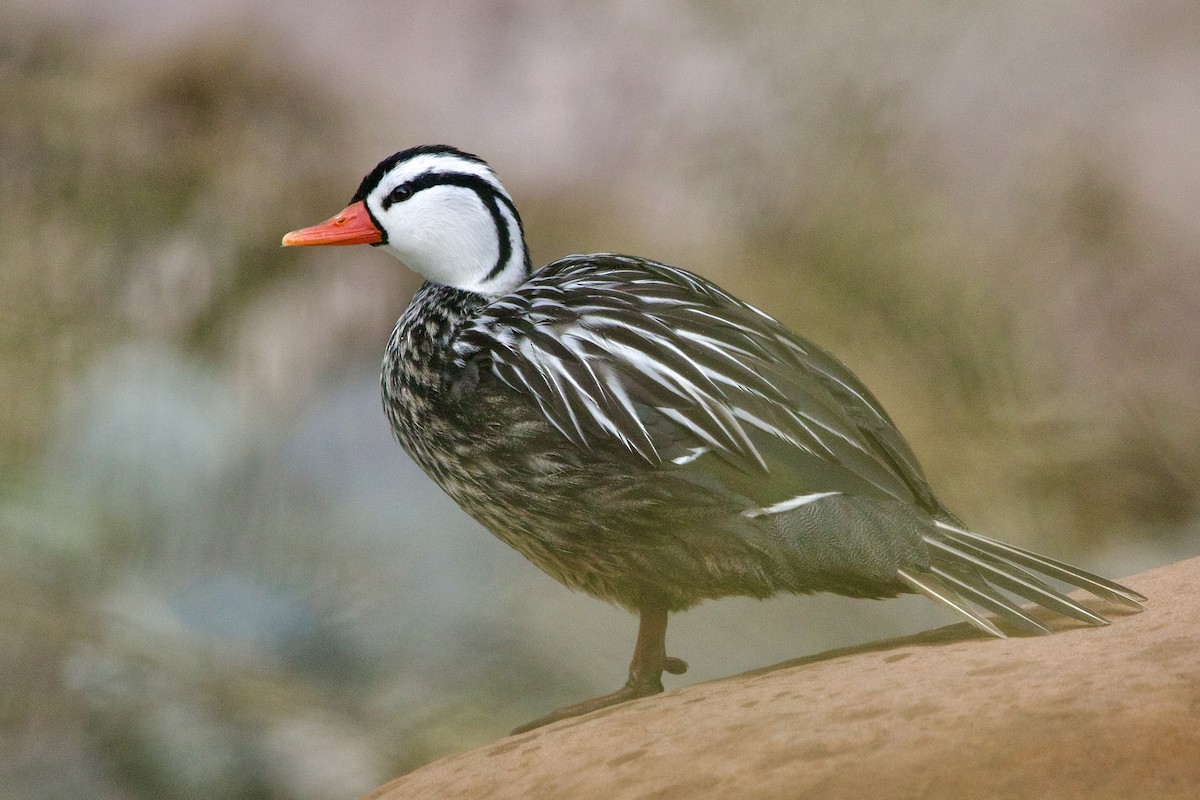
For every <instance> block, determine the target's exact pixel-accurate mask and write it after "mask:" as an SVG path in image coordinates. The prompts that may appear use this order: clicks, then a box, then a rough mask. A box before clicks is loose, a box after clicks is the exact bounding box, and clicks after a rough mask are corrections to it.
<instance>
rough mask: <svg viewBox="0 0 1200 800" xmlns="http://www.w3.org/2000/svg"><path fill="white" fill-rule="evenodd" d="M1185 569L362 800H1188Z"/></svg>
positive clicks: (725, 688)
mask: <svg viewBox="0 0 1200 800" xmlns="http://www.w3.org/2000/svg"><path fill="white" fill-rule="evenodd" d="M1198 581H1200V559H1192V560H1190V561H1185V562H1181V563H1178V564H1175V565H1173V566H1170V567H1164V568H1162V569H1158V570H1154V571H1152V572H1148V573H1144V574H1141V575H1138V576H1136V577H1134V578H1131V579H1129V580H1128V581H1127V583H1128V585H1129V586H1131V587H1132V588H1135V589H1137V590H1138V591H1140V592H1142V593H1144V594H1146V595H1147V596H1148V597H1149V598H1150V602H1149V605H1148V610H1147V611H1145V612H1144V613H1142V614H1139V615H1136V616H1130V615H1128V614H1124V613H1122V612H1121V611H1120V610H1119V609H1112V608H1109V609H1108V610H1109V611H1110V613H1111V615H1112V618H1113V620H1114V624H1113V625H1111V626H1110V627H1107V628H1100V629H1074V630H1060V632H1059V633H1058V634H1057V635H1054V636H1047V637H1042V638H1036V639H1007V640H999V641H996V640H991V639H983V638H981V637H980V634H978V632H975V631H973V630H971V629H970V627H969V626H968V625H966V624H965V623H964V624H962V625H955V626H951V627H948V628H941V629H939V630H936V631H932V632H930V633H927V634H921V635H918V636H912V637H907V638H904V639H895V640H891V641H886V642H879V643H875V644H871V645H864V646H861V647H854V648H847V649H844V650H835V651H831V652H828V653H824V654H821V655H819V656H814V657H811V658H806V659H800V660H798V661H796V662H789V663H785V664H781V665H778V666H776V667H773V668H770V669H767V670H759V671H757V672H752V673H747V674H745V675H741V676H738V677H736V678H730V679H728V680H723V681H715V682H713V683H707V684H702V685H699V686H692V687H689V688H687V689H682V690H680V691H677V692H671V693H668V694H665V695H659V696H657V697H653V698H649V699H645V700H640V701H636V702H633V703H629V704H625V705H621V706H617V707H614V708H612V709H607V710H605V711H601V712H598V713H594V714H590V715H588V716H585V717H582V718H577V719H573V720H565V721H563V722H560V723H557V724H554V725H551V726H548V727H546V728H543V729H540V730H537V731H533V732H531V733H528V734H524V735H521V736H516V737H510V738H507V739H504V740H502V741H500V742H498V743H497V744H494V745H491V746H489V747H486V748H481V749H479V750H475V751H472V752H469V753H464V754H462V755H458V756H452V757H450V758H446V759H443V760H441V761H438V762H436V763H434V764H431V765H429V766H426V767H423V768H422V769H419V770H417V771H416V772H413V773H411V774H409V775H406V776H404V777H402V778H399V779H397V780H395V781H393V782H392V783H390V784H387V785H386V786H384V787H382V788H380V789H379V790H377V791H376V792H374V793H372V794H370V795H368V796H367V797H368V800H408V798H426V797H438V798H447V799H449V798H477V797H489V798H508V797H511V798H539V797H570V798H576V799H577V800H581V799H583V798H603V800H615V799H618V798H641V797H656V798H681V799H682V798H709V797H712V798H726V797H738V798H746V799H747V800H754V799H755V798H763V800H767V798H771V799H772V800H773V799H774V798H780V797H789V798H807V797H812V798H825V799H826V800H837V798H862V797H871V798H873V799H874V800H891V799H892V798H897V799H899V798H918V797H919V798H943V797H944V798H957V799H958V800H965V799H966V798H1029V797H1054V798H1075V797H1078V798H1083V797H1086V798H1090V799H1091V800H1100V799H1101V798H1113V800H1128V798H1132V797H1154V798H1159V799H1160V800H1163V799H1165V798H1178V799H1179V800H1184V798H1188V799H1189V800H1190V798H1193V797H1195V793H1196V787H1197V786H1198V785H1200V760H1197V758H1196V753H1197V752H1200V724H1198V719H1200V718H1198V717H1197V714H1198V713H1200V679H1198V678H1197V676H1196V671H1195V659H1196V642H1197V641H1198V640H1200V632H1198V631H1197V620H1198V619H1200V599H1198V598H1197V595H1196V593H1195V591H1194V590H1193V589H1194V587H1195V586H1196V584H1197V582H1198ZM1046 616H1047V615H1043V618H1046ZM1060 622H1061V620H1060ZM1058 627H1060V628H1061V627H1062V626H1061V625H1059V626H1058ZM1067 627H1072V626H1067Z"/></svg>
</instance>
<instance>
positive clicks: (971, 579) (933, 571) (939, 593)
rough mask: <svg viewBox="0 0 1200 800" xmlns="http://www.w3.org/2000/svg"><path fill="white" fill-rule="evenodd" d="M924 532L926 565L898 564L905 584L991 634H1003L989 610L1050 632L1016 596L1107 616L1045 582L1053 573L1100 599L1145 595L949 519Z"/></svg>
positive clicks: (1135, 603)
mask: <svg viewBox="0 0 1200 800" xmlns="http://www.w3.org/2000/svg"><path fill="white" fill-rule="evenodd" d="M934 524H935V525H936V527H935V528H934V529H933V530H932V531H930V532H929V533H926V534H925V536H924V539H925V543H926V544H927V545H928V547H929V564H930V565H929V569H928V571H925V570H920V571H918V570H913V569H902V570H900V571H899V577H900V579H901V580H903V581H904V582H905V583H907V584H908V585H909V586H910V587H912V588H913V589H915V590H916V591H918V592H921V593H922V594H925V595H927V596H929V597H930V598H932V599H934V600H936V601H938V602H940V603H944V604H945V605H947V606H949V607H950V608H953V609H954V610H955V611H957V612H959V613H960V614H962V615H963V616H965V617H966V618H967V619H969V620H970V621H971V623H972V624H974V625H975V626H976V627H978V628H980V629H981V630H983V631H984V632H986V633H989V634H991V635H993V636H1000V637H1003V636H1004V635H1005V634H1004V632H1003V631H1001V630H1000V629H999V628H997V627H996V625H995V624H994V623H993V622H992V621H991V620H990V619H988V618H987V617H986V616H984V614H983V613H981V610H982V611H990V612H992V613H994V614H996V615H998V616H999V617H1000V618H1001V619H1003V620H1005V621H1007V622H1009V623H1011V624H1012V626H1013V627H1014V628H1016V629H1017V630H1018V631H1020V632H1021V633H1025V634H1045V633H1050V630H1049V629H1048V628H1046V626H1044V625H1043V624H1042V623H1040V622H1038V621H1037V620H1036V619H1034V618H1033V617H1032V616H1031V615H1030V614H1029V612H1027V611H1026V610H1025V609H1023V608H1021V606H1020V605H1018V603H1017V600H1016V599H1015V598H1019V599H1021V600H1029V601H1032V602H1033V603H1035V604H1037V605H1039V606H1041V607H1043V608H1047V609H1050V610H1052V611H1057V612H1058V613H1060V614H1064V615H1066V616H1068V617H1073V618H1075V619H1077V620H1079V621H1081V622H1086V623H1087V624H1088V625H1107V624H1108V620H1107V619H1105V618H1104V617H1102V616H1100V615H1099V614H1097V613H1096V612H1094V611H1091V610H1089V609H1088V608H1085V607H1084V606H1083V605H1081V604H1080V603H1079V602H1077V601H1075V600H1072V599H1071V598H1070V597H1067V596H1066V595H1065V594H1063V593H1061V592H1059V591H1058V590H1056V589H1054V588H1053V587H1051V586H1050V585H1049V584H1047V583H1046V582H1045V581H1044V580H1043V578H1053V579H1055V580H1058V581H1061V582H1063V583H1066V584H1069V585H1070V586H1074V587H1076V588H1079V589H1084V590H1086V591H1087V592H1090V593H1091V594H1093V595H1095V596H1096V597H1098V598H1100V599H1102V600H1108V601H1111V602H1114V603H1119V604H1121V605H1124V606H1129V607H1131V608H1136V609H1138V610H1141V609H1142V601H1144V600H1145V599H1146V598H1145V597H1143V596H1142V595H1140V594H1138V593H1137V592H1135V591H1133V590H1132V589H1128V588H1126V587H1124V586H1122V585H1120V584H1119V583H1114V582H1113V581H1110V580H1106V579H1104V578H1101V577H1100V576H1098V575H1093V574H1092V573H1090V572H1085V571H1084V570H1081V569H1079V568H1078V567H1072V566H1071V565H1070V564H1064V563H1063V562H1061V561H1056V560H1055V559H1053V558H1047V557H1046V556H1041V555H1038V554H1037V553H1033V552H1030V551H1029V550H1023V549H1021V548H1020V547H1014V546H1013V545H1010V544H1004V543H1003V542H998V541H996V540H995V539H989V538H987V537H986V536H980V535H979V534H977V533H972V532H971V531H969V530H966V529H965V528H962V527H960V526H958V525H955V524H952V523H950V522H944V521H942V520H935V521H934Z"/></svg>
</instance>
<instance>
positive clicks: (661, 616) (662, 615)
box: [513, 605, 687, 733]
mask: <svg viewBox="0 0 1200 800" xmlns="http://www.w3.org/2000/svg"><path fill="white" fill-rule="evenodd" d="M664 672H669V673H671V674H672V675H682V674H683V673H685V672H687V664H686V663H685V662H684V661H682V660H681V659H678V658H671V657H670V656H668V655H667V611H666V609H665V608H662V607H661V606H658V605H649V606H645V607H643V608H642V610H641V619H640V621H639V623H638V635H637V644H636V645H635V646H634V648H633V660H632V661H631V662H629V680H627V681H625V685H624V686H622V687H621V688H620V689H617V690H616V691H615V692H612V693H611V694H604V695H600V696H599V697H593V698H592V699H591V700H584V701H583V702H582V703H575V704H573V705H569V706H563V707H562V708H558V709H555V710H554V711H551V712H550V713H549V714H547V715H546V716H544V717H538V718H537V719H535V720H534V721H533V722H528V723H526V724H524V725H522V726H521V727H519V728H516V729H515V730H513V733H525V732H526V731H531V730H533V729H534V728H540V727H542V726H543V725H549V724H550V723H551V722H558V721H559V720H560V719H569V718H570V717H578V716H579V715H581V714H587V713H588V712H591V711H598V710H600V709H601V708H608V707H609V706H615V705H616V704H617V703H624V702H625V701H626V700H635V699H637V698H639V697H649V696H650V695H652V694H658V693H659V692H661V691H662V690H663V685H662V674H663V673H664Z"/></svg>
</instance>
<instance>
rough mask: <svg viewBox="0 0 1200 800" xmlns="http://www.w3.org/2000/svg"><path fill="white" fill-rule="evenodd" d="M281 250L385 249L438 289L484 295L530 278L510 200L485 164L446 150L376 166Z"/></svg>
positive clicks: (418, 150)
mask: <svg viewBox="0 0 1200 800" xmlns="http://www.w3.org/2000/svg"><path fill="white" fill-rule="evenodd" d="M283 244H284V246H294V245H308V246H311V245H347V244H370V245H374V246H376V247H382V248H384V249H386V250H388V251H390V252H391V253H392V255H394V256H396V257H397V258H399V259H400V260H401V261H403V262H404V263H405V264H407V265H408V267H409V268H410V269H412V270H413V271H415V272H418V273H420V274H421V275H423V276H425V277H426V278H427V279H429V280H431V281H433V282H435V283H441V284H445V285H447V286H453V287H455V288H458V289H466V290H468V291H473V292H478V293H480V294H484V295H489V296H496V295H501V294H504V293H506V292H509V291H511V290H512V289H514V288H516V287H517V286H518V285H520V284H521V283H523V282H524V281H525V279H526V278H527V277H528V276H529V257H528V256H527V255H526V249H525V237H524V232H523V229H522V227H521V217H520V215H519V214H518V213H517V209H516V207H515V206H514V205H513V202H512V198H510V197H509V196H508V192H507V191H505V189H504V186H502V185H501V183H500V181H499V180H498V179H497V178H496V175H495V173H494V172H492V168H491V167H489V166H488V165H487V164H486V163H485V162H484V161H483V160H482V159H480V158H478V157H476V156H473V155H471V154H470V153H464V152H462V151H461V150H456V149H455V148H453V147H447V146H445V145H425V146H422V147H413V148H410V149H408V150H403V151H401V152H399V153H396V154H395V155H393V156H391V157H390V158H386V159H384V160H383V161H381V162H379V164H378V165H377V166H376V167H375V169H373V170H371V172H370V173H369V174H368V175H367V177H365V178H363V180H362V183H361V184H360V185H359V187H358V191H357V192H355V193H354V197H353V198H351V200H350V204H349V205H348V206H346V208H345V209H343V210H342V211H341V212H340V213H338V214H336V215H335V216H333V217H331V218H330V219H328V220H326V221H325V222H322V223H321V224H320V225H313V226H312V227H310V228H301V229H300V230H295V231H292V232H291V233H289V234H287V235H286V236H284V237H283Z"/></svg>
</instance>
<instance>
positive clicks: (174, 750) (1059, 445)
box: [0, 0, 1200, 800]
mask: <svg viewBox="0 0 1200 800" xmlns="http://www.w3.org/2000/svg"><path fill="white" fill-rule="evenodd" d="M0 19H2V20H3V25H2V26H0V109H3V110H2V111H0V193H2V195H3V201H2V202H0V362H2V365H0V676H2V677H0V797H2V798H8V797H12V798H17V797H20V798H23V800H28V799H29V798H58V797H67V796H87V797H100V798H120V799H121V800H124V799H126V798H129V799H133V798H169V799H170V798H210V797H222V798H234V799H238V798H247V799H249V798H296V799H297V800H310V799H311V800H320V799H322V798H349V797H355V796H357V795H359V794H361V793H362V792H364V791H366V790H368V789H370V788H371V787H373V786H375V785H376V784H378V783H381V782H383V781H385V780H387V779H388V778H390V777H392V776H394V775H396V774H398V773H400V772H403V771H406V770H409V769H412V768H414V767H416V766H419V765H421V764H423V763H426V762H428V761H431V760H433V759H435V758H437V757H439V756H441V755H445V754H448V753H452V752H456V751H461V750H465V749H468V748H470V747H473V746H476V745H479V744H482V743H485V742H488V741H492V740H495V739H497V738H499V737H501V736H502V735H504V733H505V732H506V731H507V730H509V729H510V728H511V727H513V726H514V725H516V724H519V723H521V722H524V721H526V720H528V719H530V718H532V717H534V716H536V715H538V714H541V713H543V712H545V711H547V710H549V709H550V708H552V707H554V706H556V705H559V704H561V703H565V702H569V701H573V700H578V699H582V698H585V697H587V696H590V695H592V694H596V693H599V692H602V691H608V690H611V689H613V688H615V687H616V686H617V685H619V684H620V682H621V681H622V680H623V679H624V675H625V669H626V666H627V663H628V658H629V655H630V652H631V650H632V645H633V636H634V631H635V620H634V619H633V618H632V617H630V616H629V615H627V614H626V613H625V612H622V611H619V610H616V609H613V608H610V607H608V606H606V605H604V604H602V603H600V602H598V601H594V600H591V599H589V598H587V597H583V596H580V595H575V594H573V593H571V592H569V591H568V590H566V589H563V588H561V587H559V586H558V585H557V584H555V583H553V582H552V581H551V580H550V579H549V578H547V577H545V576H543V575H542V574H541V573H540V572H538V571H537V570H536V569H535V568H533V567H532V566H530V565H528V564H527V563H525V562H524V561H523V560H522V559H521V558H520V557H519V556H517V555H516V554H515V553H513V552H510V551H508V550H507V549H506V548H505V547H504V546H503V545H501V544H500V543H499V542H497V541H495V540H494V539H493V538H492V537H491V536H490V535H489V534H487V533H486V532H485V531H483V530H482V529H480V528H479V527H478V526H477V525H475V524H474V523H473V522H472V521H471V520H469V519H468V518H467V517H466V516H465V515H464V514H463V513H461V512H460V511H458V509H457V508H456V507H454V506H453V504H452V503H450V502H449V501H448V500H446V499H445V498H444V497H443V496H442V495H441V494H440V492H439V491H438V490H437V489H436V488H435V487H434V486H433V485H432V484H431V483H430V482H429V481H428V480H427V479H426V478H425V477H424V476H423V475H422V474H421V473H420V471H419V470H418V469H417V468H416V467H414V466H413V465H412V464H411V463H410V462H409V461H408V460H407V458H406V456H405V455H404V454H403V452H402V451H401V450H400V448H399V447H398V446H397V445H396V444H395V443H394V442H393V441H392V440H391V435H390V432H389V430H388V427H387V423H386V421H385V419H384V416H383V414H382V411H381V409H380V402H379V399H378V387H377V375H378V365H379V360H380V358H381V356H382V350H383V345H384V343H385V341H386V338H387V336H388V333H389V332H390V330H391V326H392V324H393V323H394V320H395V319H396V317H397V316H398V315H399V314H400V312H401V310H402V309H403V307H404V305H405V304H406V302H407V300H408V297H409V296H410V294H411V293H412V292H413V291H414V290H415V288H416V286H417V280H416V279H415V278H414V276H413V275H412V274H410V273H409V272H407V271H406V270H405V269H404V267H403V266H402V265H400V264H399V263H398V262H395V261H393V260H391V259H389V258H388V257H386V256H385V255H383V254H381V253H378V252H375V251H373V250H371V249H369V248H360V249H331V250H330V251H322V250H312V251H294V250H289V251H283V250H281V249H280V248H279V244H278V243H279V239H280V236H281V235H282V234H283V233H284V232H286V231H288V230H290V229H292V228H296V227H300V226H303V225H307V224H311V223H315V222H318V221H320V220H322V219H325V218H326V217H328V216H330V215H331V214H333V213H334V212H336V211H338V210H339V209H341V208H342V206H343V204H344V203H345V201H346V200H347V199H348V198H349V197H350V195H351V194H352V193H353V191H354V189H355V188H356V187H357V184H358V181H359V180H360V178H361V177H362V175H363V174H365V173H366V172H367V171H368V170H369V169H370V168H371V167H372V166H373V165H374V164H375V163H376V162H377V161H378V160H380V159H381V158H383V157H384V156H386V155H389V154H391V153H392V152H394V151H396V150H399V149H402V148H404V147H408V146H410V145H414V144H418V143H426V142H445V143H450V144H454V145H457V146H459V147H462V148H464V149H467V150H470V151H473V152H476V153H479V154H480V155H482V156H483V157H485V158H486V159H488V160H489V161H490V162H491V163H492V165H493V166H494V167H495V168H496V170H497V172H498V173H499V174H500V176H501V177H502V179H503V180H504V181H505V183H506V185H507V187H508V188H509V190H510V191H511V192H512V194H513V195H514V197H515V198H516V199H517V202H518V205H519V207H520V208H521V210H522V212H523V215H524V220H525V227H526V229H527V232H528V235H529V240H530V246H531V249H532V251H533V255H534V259H535V263H536V264H542V263H545V262H547V261H549V260H551V259H553V258H556V257H559V256H562V255H566V254H568V253H571V252H587V251H596V250H615V251H624V252H631V253H636V254H639V255H644V256H647V257H651V258H655V259H658V260H663V261H667V262H669V263H673V264H677V265H680V266H685V267H688V268H691V269H693V270H695V271H698V272H700V273H702V274H704V275H706V276H708V277H710V278H712V279H714V280H716V281H717V282H718V283H720V284H722V285H723V286H725V287H726V288H728V289H730V290H731V291H733V292H734V293H735V294H737V295H739V296H740V297H742V298H744V299H746V300H747V301H749V302H752V303H754V304H756V305H758V306H760V307H762V308H763V309H765V310H766V311H768V312H770V313H772V314H774V315H776V316H778V317H779V318H781V319H782V320H784V321H785V322H786V323H788V324H789V325H791V326H792V327H793V328H794V329H796V330H798V331H800V332H802V333H804V334H806V335H808V336H810V337H811V338H813V339H815V340H816V341H818V342H819V343H821V344H823V345H824V346H826V347H827V348H829V349H831V350H833V351H834V352H835V353H837V354H839V355H840V356H841V357H842V358H843V359H844V360H845V361H846V362H847V363H848V364H849V365H850V366H851V367H852V368H853V369H854V370H855V371H856V372H857V373H858V374H859V375H860V376H861V377H863V378H864V380H866V381H867V383H868V384H869V385H870V386H872V388H873V389H874V390H875V392H876V394H877V395H879V397H880V398H881V400H882V401H883V402H884V404H885V405H886V406H887V407H888V408H889V409H890V411H891V413H892V415H893V416H894V417H895V418H896V420H897V422H898V423H899V425H900V427H901V429H902V430H903V431H904V432H905V433H906V434H907V436H908V437H909V438H910V440H911V442H912V444H913V446H914V448H915V450H916V451H917V453H918V454H919V455H920V456H921V457H922V459H923V460H924V463H925V466H926V468H927V471H928V472H929V474H930V477H931V479H932V481H933V483H934V485H935V486H936V487H938V488H939V491H940V493H941V495H942V496H943V498H944V499H945V500H946V501H947V502H948V504H949V505H950V506H951V507H952V508H954V509H956V510H957V511H958V513H959V514H960V515H962V516H963V517H964V518H965V519H966V520H967V521H968V522H969V523H970V524H972V526H973V527H975V528H976V529H978V530H981V531H984V532H986V533H989V534H990V535H993V536H995V537H998V538H1001V539H1005V540H1008V541H1012V542H1014V543H1017V544H1021V545H1024V546H1027V547H1033V548H1035V549H1038V550H1040V551H1043V552H1046V553H1048V554H1053V555H1057V556H1060V557H1063V558H1066V559H1067V560H1070V561H1073V562H1076V563H1078V564H1080V565H1082V566H1085V567H1087V568H1090V569H1094V570H1096V571H1100V572H1103V573H1106V574H1109V575H1111V576H1113V577H1119V576H1125V575H1129V574H1132V573H1135V572H1138V571H1141V570H1144V569H1147V568H1150V567H1153V566H1157V565H1161V564H1166V563H1171V562H1174V561H1177V560H1180V559H1183V558H1186V557H1189V556H1194V555H1196V554H1198V553H1200V391H1198V390H1200V335H1198V333H1197V326H1198V321H1200V214H1198V213H1197V209H1198V208H1200V156H1198V149H1200V48H1198V47H1196V42H1197V41H1200V5H1197V4H1196V3H1194V2H1185V1H1184V0H1180V1H1179V2H1169V1H1168V2H1163V0H1134V2H1123V3H1103V2H1102V3H1092V2H1044V0H1039V1H1038V2H1033V0H1028V1H1026V2H1012V3H1006V4H1003V5H1002V6H999V7H997V6H994V5H992V4H978V3H972V2H966V0H961V1H959V2H940V3H924V2H916V0H905V1H902V2H897V3H892V4H887V5H886V6H885V5H879V4H872V3H828V2H815V3H795V2H790V1H788V0H774V1H770V0H764V1H763V2H751V3H737V4H735V3H717V2H706V1H703V0H667V1H664V2H654V3H642V2H633V1H632V0H627V1H626V2H611V3H595V2H590V0H568V2H548V1H547V2H526V3H516V2H500V1H499V0H486V1H484V2H479V1H478V0H448V1H444V2H436V3H435V2H389V1H385V0H342V1H341V2H338V3H327V2H325V3H321V2H313V0H299V1H298V2H284V0H257V2H255V3H245V2H241V1H240V0H190V1H189V2H186V3H185V2H182V0H167V1H166V2H149V0H107V1H106V2H105V3H103V4H100V3H95V2H91V1H89V0H36V2H35V1H34V0H0ZM1153 600H1154V598H1151V602H1152V603H1153ZM950 621H953V620H952V618H951V617H949V616H947V615H945V614H943V613H942V612H941V611H940V610H938V609H937V608H934V607H933V604H931V603H929V602H928V601H925V600H923V599H919V598H906V599H899V600H895V601H888V602H886V603H876V602H868V601H849V600H843V599H838V598H831V597H813V598H795V597H785V598H779V599H774V600H771V601H767V602H757V601H749V600H739V599H731V600H724V601H721V602H717V603H709V604H706V605H704V606H701V607H700V608H698V609H695V610H693V611H691V612H688V613H687V614H683V615H679V616H678V617H677V618H675V619H674V620H673V622H672V628H671V632H670V649H671V652H672V654H674V655H678V656H680V657H683V658H685V659H687V660H688V661H689V662H690V663H691V664H692V671H691V672H689V673H688V674H687V675H686V676H683V677H682V678H673V679H672V678H669V679H668V683H669V685H670V686H680V685H684V684H686V683H688V682H694V681H699V680H708V679H712V678H716V677H719V676H723V675H729V674H732V673H736V672H739V671H742V670H747V669H751V668H755V667H761V666H764V665H767V664H771V663H776V662H778V661H782V660H785V659H789V658H794V657H798V656H802V655H806V654H810V653H815V652H819V651H820V650H823V649H827V648H830V647H836V646H841V645H846V644H852V643H857V642H862V641H866V640H871V639H875V638H879V637H888V636H896V635H901V634H905V633H910V632H913V631H916V630H920V629H923V628H927V627H932V626H936V625H940V624H944V623H947V622H950Z"/></svg>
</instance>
